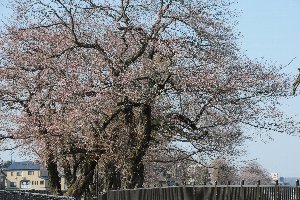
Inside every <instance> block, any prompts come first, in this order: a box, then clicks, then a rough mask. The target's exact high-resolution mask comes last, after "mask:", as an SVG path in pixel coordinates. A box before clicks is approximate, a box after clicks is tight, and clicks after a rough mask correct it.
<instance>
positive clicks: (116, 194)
mask: <svg viewBox="0 0 300 200" xmlns="http://www.w3.org/2000/svg"><path fill="white" fill-rule="evenodd" d="M95 199H98V200H300V187H297V186H296V187H291V186H280V185H272V186H263V185H256V186H243V185H239V186H235V185H228V186H222V185H215V186H185V187H161V188H151V189H150V188H149V189H145V188H143V189H136V190H115V191H109V192H107V193H106V194H103V195H99V196H98V198H95Z"/></svg>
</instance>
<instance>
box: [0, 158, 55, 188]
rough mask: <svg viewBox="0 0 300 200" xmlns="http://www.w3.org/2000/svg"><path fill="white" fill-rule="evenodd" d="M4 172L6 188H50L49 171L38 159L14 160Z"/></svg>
mask: <svg viewBox="0 0 300 200" xmlns="http://www.w3.org/2000/svg"><path fill="white" fill-rule="evenodd" d="M4 172H5V174H6V181H5V182H6V183H5V186H6V189H13V190H19V189H20V190H48V189H49V184H48V182H49V181H48V171H47V170H46V169H45V168H43V167H42V166H41V164H40V163H39V162H37V161H25V162H13V163H12V164H11V165H10V166H9V167H8V168H7V169H6V170H5V171H4Z"/></svg>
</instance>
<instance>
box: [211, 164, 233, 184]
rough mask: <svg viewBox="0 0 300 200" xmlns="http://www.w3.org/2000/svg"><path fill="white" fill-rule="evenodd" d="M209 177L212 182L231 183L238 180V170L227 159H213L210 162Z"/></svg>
mask: <svg viewBox="0 0 300 200" xmlns="http://www.w3.org/2000/svg"><path fill="white" fill-rule="evenodd" d="M209 170H210V179H211V183H212V184H215V183H217V184H219V185H226V184H228V183H230V184H233V183H236V182H237V180H238V170H237V168H236V167H235V166H234V165H233V164H230V163H229V161H227V160H224V159H216V160H213V161H212V162H211V164H210V169H209Z"/></svg>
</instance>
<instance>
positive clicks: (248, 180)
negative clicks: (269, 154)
mask: <svg viewBox="0 0 300 200" xmlns="http://www.w3.org/2000/svg"><path fill="white" fill-rule="evenodd" d="M239 177H240V180H245V184H248V185H256V184H257V183H258V181H260V183H261V184H263V185H270V184H271V183H272V179H271V173H270V172H268V171H267V170H266V169H264V168H263V167H262V166H261V165H260V164H259V163H257V162H256V161H251V162H248V163H246V165H245V166H243V167H241V169H240V173H239Z"/></svg>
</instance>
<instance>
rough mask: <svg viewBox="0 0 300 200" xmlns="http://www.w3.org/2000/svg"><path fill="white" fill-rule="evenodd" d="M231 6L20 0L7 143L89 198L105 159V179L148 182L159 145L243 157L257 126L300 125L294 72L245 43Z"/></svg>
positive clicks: (5, 52) (10, 40) (9, 38)
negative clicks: (249, 130) (283, 106)
mask: <svg viewBox="0 0 300 200" xmlns="http://www.w3.org/2000/svg"><path fill="white" fill-rule="evenodd" d="M230 5H231V3H230V1H200V0H191V1H177V0H175V1H167V0H166V1H164V0H153V1H139V0H138V1H129V0H120V1H92V0H52V1H50V0H49V1H48V0H45V1H41V0H35V1H29V0H16V1H13V4H12V6H13V10H14V14H13V16H12V17H11V19H10V20H9V21H8V23H7V25H6V26H5V27H4V28H3V30H2V31H1V38H0V54H1V61H0V79H1V85H0V95H1V97H0V98H1V111H2V114H3V120H2V123H4V122H9V123H8V124H5V123H4V125H3V126H4V127H5V128H6V130H5V131H6V132H5V134H3V135H1V137H2V139H3V140H2V147H3V148H7V147H8V148H11V147H10V146H11V144H12V143H9V142H6V141H7V140H9V139H11V140H12V142H13V143H14V144H15V145H16V146H20V147H22V149H23V150H24V151H25V152H33V154H35V155H36V156H37V157H38V158H39V159H40V160H41V161H43V163H44V164H45V165H46V166H47V168H48V170H49V175H50V182H51V184H50V186H51V188H52V190H53V192H55V193H60V189H59V182H58V172H59V171H60V170H62V171H63V172H64V173H65V174H66V177H67V183H68V188H69V189H68V192H67V194H68V195H70V196H76V197H79V196H81V194H82V193H83V192H84V191H86V190H88V185H89V184H91V183H92V177H94V169H95V168H96V166H98V165H100V166H102V167H103V171H105V170H104V169H106V171H105V172H107V173H104V176H106V177H105V179H106V181H104V182H106V183H108V184H107V188H106V189H111V187H114V188H135V187H142V186H143V183H144V181H145V180H144V169H145V166H144V164H145V163H146V162H147V161H152V160H155V159H154V158H155V157H158V155H160V154H169V155H172V156H173V155H177V154H180V155H185V157H186V158H187V157H189V158H190V159H193V158H194V157H195V155H197V156H199V157H200V158H201V159H207V158H210V157H216V155H217V154H222V155H236V154H237V153H238V151H237V147H239V146H241V145H242V142H243V141H244V139H245V138H246V136H245V134H244V132H243V130H244V129H245V127H247V126H250V127H256V128H260V129H262V130H276V131H279V132H284V131H285V132H288V133H293V132H294V130H295V129H296V128H297V127H296V126H294V124H292V123H285V122H283V123H277V120H278V119H281V118H282V113H280V112H279V111H277V109H276V105H277V103H278V101H277V100H278V98H280V97H283V96H286V95H287V94H288V90H289V88H288V87H289V86H288V83H289V80H288V79H287V78H286V76H284V75H283V74H282V73H280V71H279V68H277V67H276V66H271V65H268V64H267V63H260V62H257V61H251V60H249V59H248V58H246V57H245V56H244V55H243V53H242V52H240V50H239V47H238V45H237V38H238V37H237V35H236V34H235V32H234V25H235V22H234V21H232V19H233V18H234V17H235V16H234V15H235V14H234V12H232V11H231V10H230ZM77 174H80V175H79V176H77ZM105 174H106V175H105ZM111 175H113V176H111Z"/></svg>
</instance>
